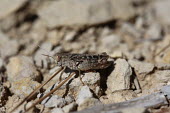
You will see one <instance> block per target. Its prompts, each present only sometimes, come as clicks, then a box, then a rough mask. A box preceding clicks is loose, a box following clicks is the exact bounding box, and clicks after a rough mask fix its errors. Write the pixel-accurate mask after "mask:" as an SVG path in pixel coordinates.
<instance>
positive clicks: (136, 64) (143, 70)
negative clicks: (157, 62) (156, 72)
mask: <svg viewBox="0 0 170 113" xmlns="http://www.w3.org/2000/svg"><path fill="white" fill-rule="evenodd" d="M128 63H129V64H130V65H131V66H132V67H133V68H134V69H135V71H136V72H137V73H138V74H145V75H146V74H148V73H150V72H151V71H153V69H154V64H151V63H147V62H140V61H137V60H129V61H128Z"/></svg>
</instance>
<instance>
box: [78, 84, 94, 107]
mask: <svg viewBox="0 0 170 113" xmlns="http://www.w3.org/2000/svg"><path fill="white" fill-rule="evenodd" d="M92 97H93V94H92V92H91V91H90V88H89V87H88V86H83V87H81V89H80V91H79V93H78V96H77V99H76V103H77V104H78V105H80V104H82V103H83V102H84V101H85V100H86V99H87V98H92Z"/></svg>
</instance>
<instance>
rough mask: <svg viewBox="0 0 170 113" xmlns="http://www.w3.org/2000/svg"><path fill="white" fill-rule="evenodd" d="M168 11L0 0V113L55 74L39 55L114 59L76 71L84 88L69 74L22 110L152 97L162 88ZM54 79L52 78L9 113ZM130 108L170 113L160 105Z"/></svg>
mask: <svg viewBox="0 0 170 113" xmlns="http://www.w3.org/2000/svg"><path fill="white" fill-rule="evenodd" d="M169 7H170V0H84V1H83V0H11V1H9V0H0V112H1V113H6V112H9V111H11V110H12V108H14V107H15V106H16V105H17V104H18V103H19V102H21V101H22V100H23V99H24V98H25V97H26V96H27V95H28V94H29V93H31V92H32V91H33V90H34V89H35V88H36V87H38V86H39V85H40V84H41V83H43V82H44V81H46V80H47V79H48V78H49V77H50V76H51V75H52V74H53V73H54V72H55V71H56V70H58V69H59V67H57V66H55V63H54V60H53V59H51V58H48V57H47V56H43V55H42V54H46V55H50V56H55V54H56V53H62V52H67V53H80V54H83V53H92V54H101V53H103V52H106V53H107V54H108V55H110V56H111V57H114V62H113V63H112V65H111V66H109V67H108V68H106V69H102V70H95V71H93V72H83V73H81V77H82V81H83V83H84V85H83V84H82V82H81V81H80V79H79V77H77V76H76V77H73V78H72V79H71V80H69V81H68V82H66V83H65V84H64V85H63V86H62V87H61V88H60V89H58V90H57V91H56V92H55V93H53V94H52V95H51V96H50V97H48V98H46V99H45V100H43V101H42V102H41V103H39V104H38V105H36V107H35V108H34V109H32V110H31V111H30V112H38V113H39V112H42V113H47V112H51V113H56V112H57V113H68V112H73V111H74V112H76V111H80V110H83V109H85V108H90V107H93V106H98V105H103V104H113V103H119V102H125V101H127V100H131V99H134V98H140V97H142V96H146V95H150V94H153V93H156V92H159V91H160V90H161V88H162V87H163V86H166V85H169V84H170V29H169V26H170V18H169V17H170V13H169V12H170V8H169ZM70 71H71V70H69V69H66V71H65V72H64V73H63V75H62V80H64V79H65V78H66V77H68V75H69V73H70ZM58 82H59V74H58V75H57V76H56V77H55V78H54V79H53V80H51V81H50V82H49V83H48V84H47V85H46V86H44V87H43V89H42V90H41V91H39V92H38V93H37V95H35V96H34V97H32V99H30V100H29V101H28V102H25V103H23V104H22V106H21V107H20V108H18V109H17V110H16V112H19V111H21V110H22V109H23V106H24V105H25V106H26V107H28V106H30V105H31V104H33V103H34V102H35V100H37V99H38V98H40V97H41V96H42V95H44V94H46V93H47V92H49V91H50V89H52V88H53V87H55V86H57V84H58ZM26 103H27V104H26ZM126 109H127V108H126ZM126 109H121V110H119V112H122V113H128V110H126ZM130 110H133V111H134V112H138V113H148V112H151V113H168V112H170V108H169V107H168V106H166V105H165V104H162V105H159V106H158V107H156V108H155V107H154V108H153V107H148V108H146V107H144V106H142V107H140V108H135V107H133V106H131V108H130ZM135 110H136V111H135ZM103 112H109V113H110V112H112V111H107V109H105V110H104V109H103ZM117 112H118V111H117ZM117 112H115V113H117Z"/></svg>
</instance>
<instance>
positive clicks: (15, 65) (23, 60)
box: [7, 56, 41, 82]
mask: <svg viewBox="0 0 170 113" xmlns="http://www.w3.org/2000/svg"><path fill="white" fill-rule="evenodd" d="M7 76H8V80H9V81H10V82H13V81H18V80H20V79H24V78H29V77H30V79H33V80H37V81H40V80H41V76H40V74H39V72H38V71H37V69H36V67H35V66H34V63H33V60H32V58H31V57H27V56H15V57H11V58H10V59H9V63H8V64H7Z"/></svg>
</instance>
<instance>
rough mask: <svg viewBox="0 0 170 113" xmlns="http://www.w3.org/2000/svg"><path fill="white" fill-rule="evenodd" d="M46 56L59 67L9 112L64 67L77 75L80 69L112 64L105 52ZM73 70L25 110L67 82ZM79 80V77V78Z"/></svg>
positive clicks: (103, 66) (95, 68)
mask: <svg viewBox="0 0 170 113" xmlns="http://www.w3.org/2000/svg"><path fill="white" fill-rule="evenodd" d="M43 55H44V56H47V57H51V58H53V59H54V61H55V64H56V66H60V67H61V68H60V69H59V70H58V71H56V72H55V73H54V74H53V75H52V76H51V77H50V78H49V79H48V80H47V81H45V82H44V83H43V84H41V85H40V86H38V87H37V88H36V89H35V90H34V91H33V92H31V93H30V94H29V95H28V96H27V97H26V98H25V99H23V100H22V101H21V102H20V103H19V104H18V105H17V106H16V107H14V108H13V109H12V110H11V112H10V113H12V112H14V111H15V110H16V109H17V108H18V107H19V106H20V105H21V104H23V103H24V102H25V101H27V100H29V99H30V98H31V97H32V96H33V95H34V94H35V93H36V92H37V91H38V90H40V89H41V88H42V87H43V86H44V85H46V84H47V83H48V82H49V81H50V80H51V79H52V78H54V77H55V76H56V75H57V74H58V73H60V72H61V73H63V72H64V70H65V69H66V68H70V69H71V70H77V71H78V72H79V75H80V73H81V71H89V70H97V69H105V68H107V67H109V66H110V65H111V64H112V61H108V59H109V58H111V57H110V56H109V55H107V53H102V54H69V53H57V54H56V55H55V57H52V56H49V55H45V54H43ZM73 75H75V72H73V73H71V74H70V75H69V76H68V77H67V78H66V79H65V80H63V81H62V82H60V83H59V85H58V86H57V87H56V88H54V89H53V90H51V91H50V92H49V93H47V94H46V95H45V96H43V97H41V98H40V99H39V100H37V101H36V102H35V103H33V104H32V105H31V106H30V107H28V108H27V109H25V112H27V111H29V110H30V109H31V108H33V107H34V106H35V105H36V104H38V103H39V102H41V101H43V100H44V99H45V98H47V97H48V96H49V95H51V94H52V93H54V92H55V91H56V90H57V89H59V88H60V87H61V86H62V85H63V84H64V83H65V82H67V81H68V80H69V79H70V78H71V77H72V76H73ZM80 80H81V78H80ZM81 82H82V80H81ZM82 83H83V82H82Z"/></svg>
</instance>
